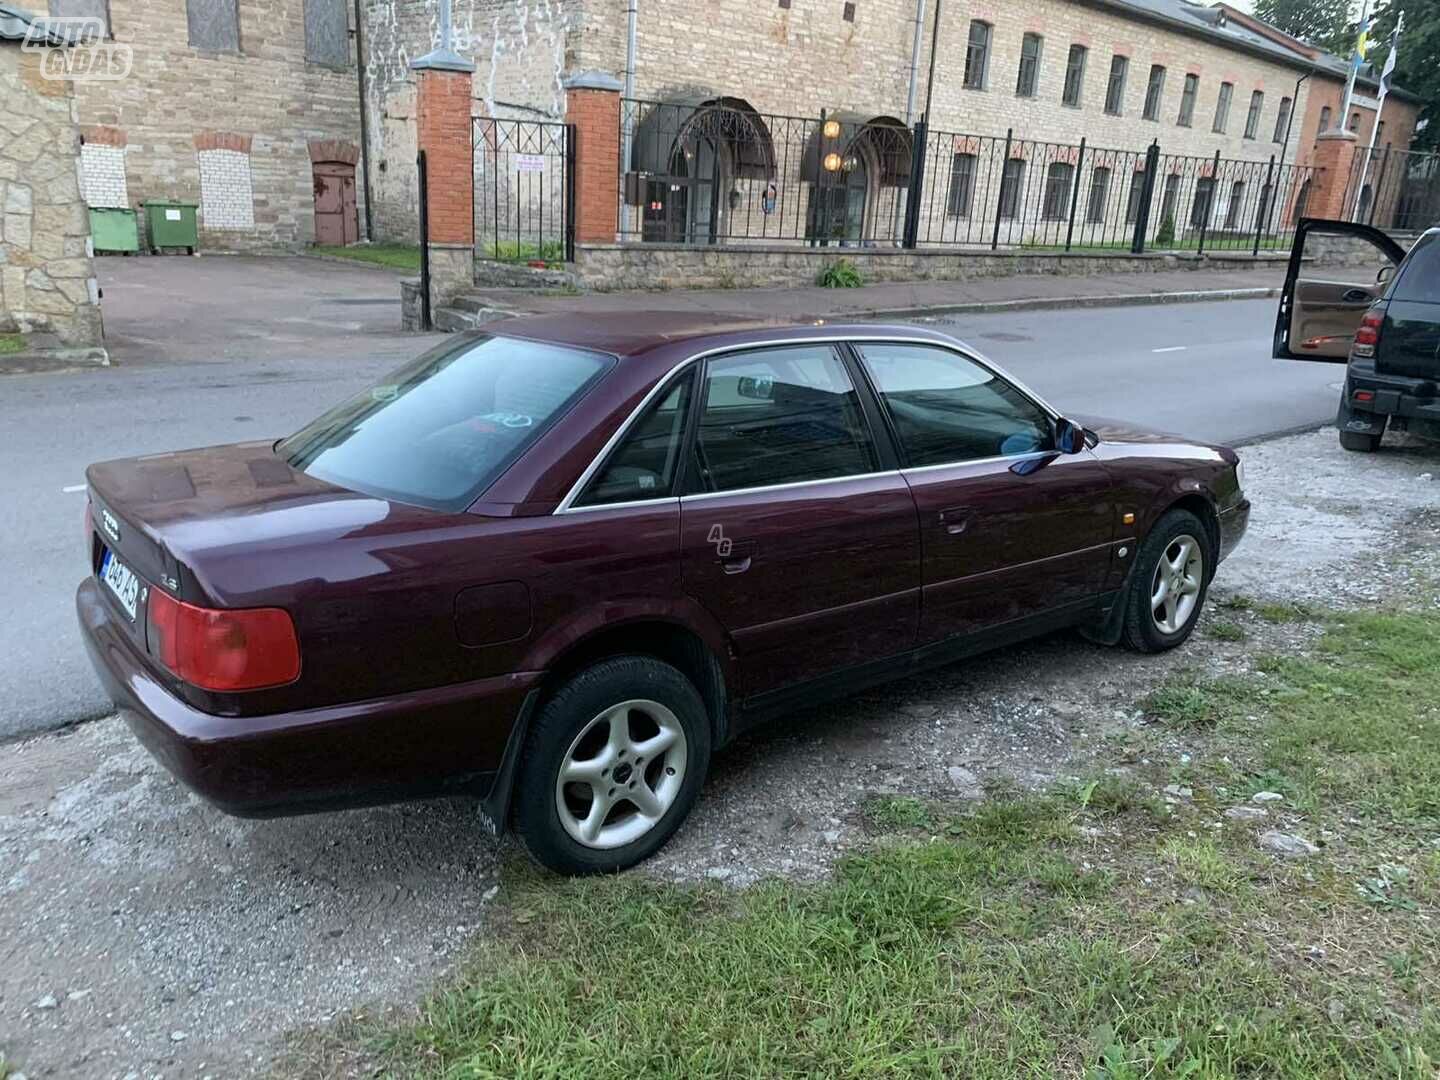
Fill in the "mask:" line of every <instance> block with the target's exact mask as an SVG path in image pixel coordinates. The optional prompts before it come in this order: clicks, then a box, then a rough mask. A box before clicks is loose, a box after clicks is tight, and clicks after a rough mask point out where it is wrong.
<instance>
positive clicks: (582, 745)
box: [515, 656, 710, 874]
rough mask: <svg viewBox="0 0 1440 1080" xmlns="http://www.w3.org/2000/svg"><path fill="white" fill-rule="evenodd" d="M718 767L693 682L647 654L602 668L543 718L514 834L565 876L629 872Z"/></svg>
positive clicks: (579, 679) (568, 689) (522, 784)
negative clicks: (712, 759)
mask: <svg viewBox="0 0 1440 1080" xmlns="http://www.w3.org/2000/svg"><path fill="white" fill-rule="evenodd" d="M709 766H710V721H709V718H708V716H707V715H706V712H705V706H704V703H703V702H702V701H701V700H700V695H699V694H698V693H697V692H696V690H695V687H694V686H693V685H692V684H691V683H690V681H689V680H688V679H687V678H685V676H684V675H682V674H681V673H680V672H679V671H678V670H676V669H675V668H673V667H671V666H670V665H669V664H665V663H662V662H661V661H659V660H654V659H651V658H650V657H645V656H621V657H615V658H613V659H610V660H605V661H602V662H601V663H598V664H596V665H594V666H593V667H589V668H586V669H585V670H584V671H581V672H580V673H579V674H577V675H575V676H574V677H573V678H571V679H570V680H569V681H568V682H566V683H565V684H564V685H563V686H562V687H561V688H560V689H559V690H558V691H556V693H555V694H554V695H552V696H551V698H550V699H549V700H548V701H547V702H546V703H545V705H544V706H543V707H542V708H541V710H540V712H539V714H538V715H537V716H536V717H535V722H534V724H533V725H532V726H531V728H530V732H529V734H528V736H527V738H526V741H525V756H524V758H523V759H522V763H521V773H520V777H519V784H518V788H517V792H516V798H515V833H516V835H517V836H518V837H519V838H520V841H521V843H523V844H524V846H525V849H526V850H527V851H528V852H529V853H530V856H531V858H533V859H534V860H535V861H536V862H538V863H540V864H541V865H543V866H547V867H549V868H550V869H551V870H554V871H556V872H557V873H562V874H594V873H605V872H614V871H618V870H625V869H628V868H629V867H631V866H634V865H635V864H636V863H638V862H641V861H643V860H644V859H647V858H649V857H650V856H651V855H653V854H654V853H655V852H656V851H658V850H659V849H660V848H661V847H662V846H663V845H664V843H665V842H666V841H667V840H669V839H670V837H671V835H672V834H673V833H674V832H675V830H676V829H677V828H679V827H680V823H681V822H682V821H684V820H685V817H686V816H687V815H688V814H689V813H690V808H691V806H693V805H694V803H695V799H696V797H697V796H698V795H699V793H700V787H701V785H702V784H703V783H704V782H705V773H706V771H707V770H708V769H709Z"/></svg>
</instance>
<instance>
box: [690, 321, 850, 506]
mask: <svg viewBox="0 0 1440 1080" xmlns="http://www.w3.org/2000/svg"><path fill="white" fill-rule="evenodd" d="M695 459H696V461H695V464H696V467H697V469H698V472H699V483H698V484H697V485H696V487H698V488H699V490H702V491H738V490H741V489H743V488H755V487H767V486H769V485H772V484H795V483H801V482H804V481H810V480H826V479H833V478H835V477H841V476H858V475H862V474H864V473H868V472H873V471H875V469H876V467H877V466H876V456H875V444H874V440H873V439H872V438H871V435H870V429H869V427H868V426H867V424H866V422H865V416H864V413H863V412H862V411H861V408H860V399H859V397H858V396H857V395H856V393H855V387H854V385H853V384H852V383H851V382H850V376H849V375H848V374H847V373H846V371H845V365H844V364H843V363H841V361H840V357H839V356H838V355H837V353H836V352H835V350H834V349H833V348H831V347H830V346H828V345H805V346H795V347H793V348H779V349H761V350H756V351H754V352H746V353H739V354H737V355H734V356H726V357H721V358H718V359H715V360H711V361H710V363H709V366H708V368H707V370H706V373H705V398H704V401H703V402H702V404H701V412H700V430H699V433H698V438H697V439H696V448H695Z"/></svg>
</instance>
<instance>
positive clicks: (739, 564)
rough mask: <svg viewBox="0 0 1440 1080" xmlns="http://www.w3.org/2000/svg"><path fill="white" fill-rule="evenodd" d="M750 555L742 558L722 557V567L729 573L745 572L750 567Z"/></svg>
mask: <svg viewBox="0 0 1440 1080" xmlns="http://www.w3.org/2000/svg"><path fill="white" fill-rule="evenodd" d="M750 562H751V560H750V556H749V555H746V556H745V557H744V558H741V559H721V560H720V569H722V570H724V571H725V573H727V574H743V573H744V572H745V571H746V570H749V569H750Z"/></svg>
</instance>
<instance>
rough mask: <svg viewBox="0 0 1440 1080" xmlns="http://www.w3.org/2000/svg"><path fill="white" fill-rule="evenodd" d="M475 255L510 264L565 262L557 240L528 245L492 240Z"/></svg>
mask: <svg viewBox="0 0 1440 1080" xmlns="http://www.w3.org/2000/svg"><path fill="white" fill-rule="evenodd" d="M477 253H478V254H479V255H480V257H481V258H483V259H496V260H498V261H499V262H511V263H528V262H543V263H547V264H548V263H561V262H564V261H565V245H564V243H563V242H562V241H559V240H544V241H541V242H540V243H529V242H526V241H521V240H493V241H491V242H490V243H489V244H487V245H486V246H485V247H484V248H482V249H477Z"/></svg>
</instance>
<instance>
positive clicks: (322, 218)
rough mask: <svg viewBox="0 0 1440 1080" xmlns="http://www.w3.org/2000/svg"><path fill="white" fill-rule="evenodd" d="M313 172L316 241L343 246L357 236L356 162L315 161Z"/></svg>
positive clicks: (357, 237) (358, 230)
mask: <svg viewBox="0 0 1440 1080" xmlns="http://www.w3.org/2000/svg"><path fill="white" fill-rule="evenodd" d="M314 173H315V243H317V244H324V245H333V246H337V247H343V246H344V245H346V244H353V243H355V242H356V241H357V240H359V239H360V220H359V217H358V216H357V214H356V205H355V166H354V165H351V164H348V163H346V162H343V161H317V162H315V164H314Z"/></svg>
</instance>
